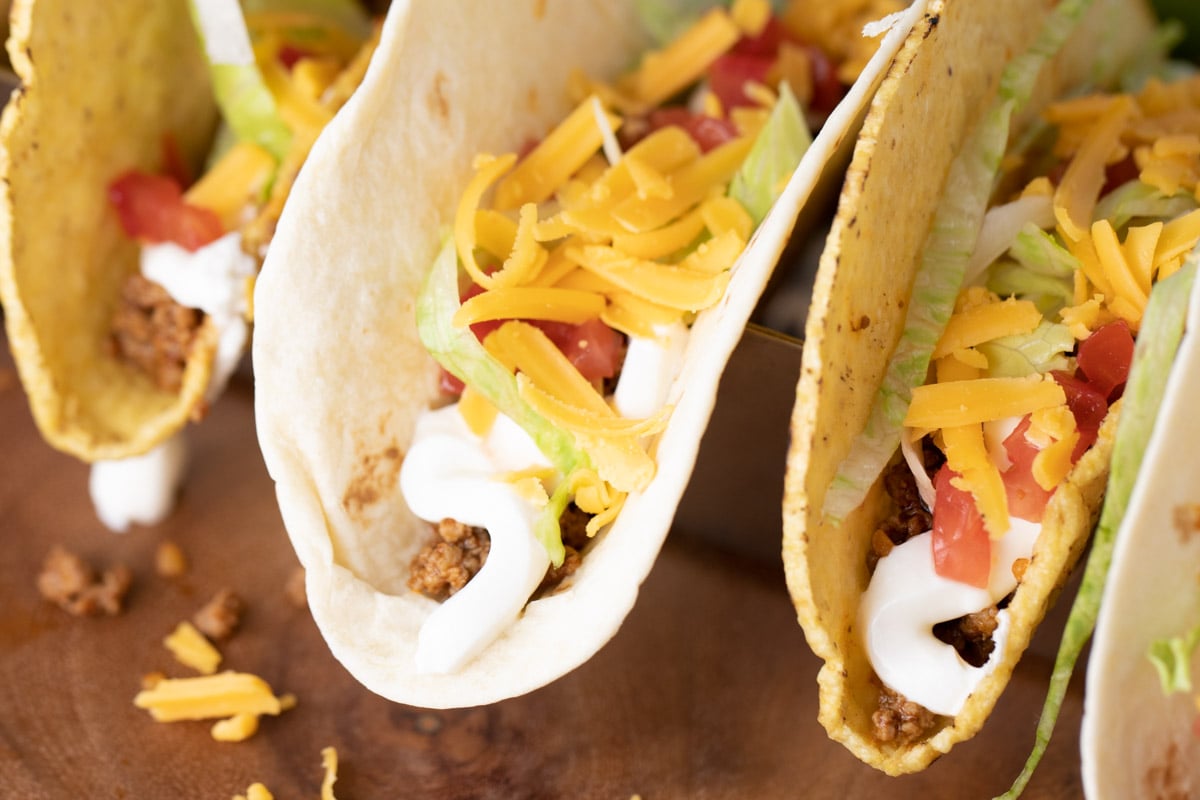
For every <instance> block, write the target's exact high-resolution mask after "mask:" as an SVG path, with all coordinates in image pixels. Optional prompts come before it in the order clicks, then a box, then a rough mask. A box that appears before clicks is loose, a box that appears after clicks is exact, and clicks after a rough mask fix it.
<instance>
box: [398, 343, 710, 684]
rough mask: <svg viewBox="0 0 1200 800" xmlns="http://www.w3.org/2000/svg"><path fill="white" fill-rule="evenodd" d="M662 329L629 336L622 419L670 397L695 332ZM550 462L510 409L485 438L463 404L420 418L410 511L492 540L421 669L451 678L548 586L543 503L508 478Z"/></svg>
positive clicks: (426, 642)
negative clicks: (540, 535) (538, 528)
mask: <svg viewBox="0 0 1200 800" xmlns="http://www.w3.org/2000/svg"><path fill="white" fill-rule="evenodd" d="M677 328H678V329H682V330H678V329H677ZM660 333H661V338H659V339H640V338H637V337H632V338H631V339H630V342H629V348H628V350H627V353H626V356H625V362H624V364H623V366H622V369H621V378H620V380H619V381H618V383H617V389H616V394H617V395H618V396H619V397H622V398H624V402H625V406H624V408H622V406H621V405H619V404H617V410H618V413H620V414H622V416H632V414H629V413H627V412H626V411H625V409H638V410H639V416H649V415H651V414H654V413H656V412H657V411H658V410H659V409H660V408H662V405H663V403H664V402H665V401H666V398H667V393H668V390H669V389H670V385H671V381H672V380H673V378H674V376H675V375H677V374H678V372H679V365H680V363H681V362H682V353H683V348H684V346H685V345H686V341H687V333H688V330H687V327H686V326H684V325H682V324H680V325H678V326H670V327H669V329H666V330H664V331H662V332H660ZM549 466H550V462H549V461H548V460H547V459H546V457H545V456H544V455H543V454H542V452H541V451H540V450H539V449H538V447H537V445H536V443H535V442H534V441H533V439H531V438H530V436H529V434H527V433H526V432H525V431H524V429H522V428H521V427H520V426H519V425H517V424H516V423H515V422H513V421H512V420H511V419H510V418H509V417H507V416H505V415H503V414H498V415H497V416H496V419H495V422H493V423H492V427H491V429H490V430H489V431H488V433H487V434H486V435H485V436H477V435H476V434H475V433H473V432H472V431H471V430H470V428H468V427H467V424H466V422H465V421H464V420H463V418H462V415H461V414H460V413H459V411H458V406H457V405H451V406H446V407H444V408H440V409H436V410H431V411H426V412H424V413H423V414H421V416H420V417H418V419H417V424H416V428H415V430H414V432H413V441H412V445H411V447H410V448H409V451H408V453H407V454H406V455H405V457H404V463H403V465H402V466H401V468H400V491H401V493H402V494H403V495H404V500H405V502H406V503H407V504H408V507H409V508H410V509H411V510H412V512H413V513H414V514H416V515H417V516H418V517H419V518H421V519H423V520H426V521H427V522H435V523H436V522H440V521H441V520H443V519H446V518H450V519H455V520H458V521H459V522H462V523H464V524H467V525H472V526H476V527H480V528H486V529H487V531H488V533H489V534H490V536H491V540H492V541H491V549H490V550H489V551H488V557H487V561H485V562H484V565H483V567H482V568H481V569H480V570H479V572H478V573H477V574H476V575H475V576H474V577H472V578H471V580H469V581H468V582H467V584H466V586H464V587H463V588H462V589H460V590H458V591H457V592H455V594H454V595H452V596H451V597H449V598H448V599H447V600H446V601H445V602H443V603H441V604H439V605H438V606H437V607H436V608H435V609H434V610H433V612H432V613H431V614H430V615H429V617H428V619H426V620H425V622H424V624H423V625H422V626H421V631H420V633H419V634H418V636H417V653H416V666H417V669H418V670H419V671H420V672H425V673H439V674H446V673H451V672H455V671H457V670H458V669H460V668H461V667H463V666H464V665H465V664H467V663H468V662H469V661H470V660H471V659H472V658H474V657H475V656H477V655H478V654H479V653H480V652H482V651H483V650H484V648H486V647H487V646H488V645H489V644H491V643H492V642H493V641H495V640H496V639H497V638H499V637H500V636H501V635H502V634H503V633H504V631H505V630H506V629H507V628H508V626H510V625H511V624H512V623H513V622H515V621H516V619H517V617H518V616H520V613H521V611H522V609H524V608H525V605H526V604H527V603H528V602H529V597H530V595H532V594H533V592H534V591H535V590H536V589H537V587H538V585H539V584H540V583H541V582H542V578H543V577H544V576H545V574H546V569H547V568H548V567H549V566H550V558H549V556H548V555H547V553H546V548H545V547H543V546H542V544H541V542H539V541H538V540H537V538H536V537H535V536H534V532H533V527H534V524H535V523H536V521H537V519H538V517H539V516H540V514H541V512H542V508H543V506H542V505H541V504H540V503H537V502H534V501H533V500H531V499H529V498H527V497H525V496H523V495H522V494H521V493H520V492H518V491H517V489H516V488H515V487H514V486H513V484H511V483H509V482H508V481H505V480H503V477H502V476H503V475H505V474H506V473H513V472H520V471H522V470H526V469H530V468H533V467H549Z"/></svg>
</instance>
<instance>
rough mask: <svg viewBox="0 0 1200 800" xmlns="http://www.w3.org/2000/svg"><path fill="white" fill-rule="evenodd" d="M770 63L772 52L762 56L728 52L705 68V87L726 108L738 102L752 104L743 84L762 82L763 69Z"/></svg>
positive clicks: (763, 77) (767, 70) (737, 105)
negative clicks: (706, 70)
mask: <svg viewBox="0 0 1200 800" xmlns="http://www.w3.org/2000/svg"><path fill="white" fill-rule="evenodd" d="M774 63H775V55H774V54H773V53H772V54H770V55H765V56H760V55H752V54H742V53H728V54H726V55H723V56H721V57H720V58H718V59H717V60H716V61H714V62H713V63H712V66H711V67H709V68H708V87H709V89H711V90H712V93H713V94H715V95H716V96H717V99H718V100H720V101H721V108H723V109H725V110H726V111H728V110H729V109H731V108H737V107H739V106H753V105H755V102H754V101H753V100H751V99H750V98H749V97H747V96H746V84H747V83H748V82H750V81H753V82H754V83H761V84H765V83H766V82H767V73H768V72H770V71H771V65H772V64H774Z"/></svg>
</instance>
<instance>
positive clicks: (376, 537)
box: [254, 2, 920, 707]
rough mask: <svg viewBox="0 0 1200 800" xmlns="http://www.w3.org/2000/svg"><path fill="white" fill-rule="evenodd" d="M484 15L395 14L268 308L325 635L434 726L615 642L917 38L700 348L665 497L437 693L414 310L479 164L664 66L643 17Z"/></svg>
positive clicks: (275, 397)
mask: <svg viewBox="0 0 1200 800" xmlns="http://www.w3.org/2000/svg"><path fill="white" fill-rule="evenodd" d="M484 7H485V6H484V4H480V3H458V4H435V3H412V4H409V5H408V6H406V7H397V6H394V7H393V9H392V13H391V15H390V16H389V19H388V21H387V23H386V25H385V29H384V33H383V39H382V43H381V45H380V49H379V51H378V53H377V55H376V58H375V61H374V62H373V63H372V65H371V70H370V72H369V73H368V75H367V77H366V79H365V81H364V83H363V86H362V88H361V89H360V90H359V92H358V94H356V95H355V97H354V98H353V99H352V100H351V102H350V103H349V104H348V105H347V106H346V108H345V109H344V112H343V113H342V114H341V115H340V116H339V117H338V118H337V119H335V120H334V122H333V123H332V125H331V126H330V128H329V129H328V130H327V132H326V135H325V136H324V137H323V138H322V140H321V141H320V142H319V143H318V145H317V147H316V149H315V150H314V151H313V153H312V156H311V158H310V160H309V162H308V164H307V166H306V167H305V171H304V172H303V173H302V174H301V176H300V180H299V182H298V184H297V196H296V198H295V199H294V200H293V201H292V203H291V204H290V205H289V207H288V209H287V211H286V212H285V214H284V217H283V219H282V221H281V224H280V226H279V229H278V231H277V234H276V238H275V240H274V242H273V244H272V251H271V253H270V255H269V256H268V259H267V263H266V265H265V267H264V270H263V273H262V275H261V277H260V280H259V282H258V284H257V288H256V293H257V298H258V302H257V303H256V306H257V308H258V309H259V311H258V315H257V318H256V322H257V330H256V335H255V342H254V360H255V370H256V379H257V385H256V413H257V423H258V433H259V441H260V443H261V445H262V450H263V453H264V456H265V459H266V463H267V466H268V469H269V471H270V473H271V475H272V477H273V478H274V480H275V482H276V490H277V493H278V499H279V505H280V509H281V511H282V513H283V517H284V521H285V523H286V526H287V529H288V533H289V535H290V537H291V539H292V542H293V545H294V546H295V549H296V551H297V553H298V554H299V557H300V560H301V561H302V563H303V564H304V566H305V568H306V570H307V588H308V598H309V604H310V607H311V608H312V612H313V616H314V618H315V619H316V621H317V623H318V625H319V626H320V628H321V631H322V633H323V635H324V637H325V639H326V640H327V642H328V643H329V645H330V648H331V649H332V651H333V653H334V654H335V655H336V656H337V658H338V659H339V660H341V661H342V663H343V664H344V665H345V666H346V667H347V668H348V669H349V670H350V672H352V673H353V674H354V675H355V677H357V678H358V679H359V680H360V681H361V682H363V683H364V684H365V685H366V686H367V687H369V688H370V689H372V690H374V691H375V692H378V693H380V694H382V695H384V696H386V697H388V698H391V699H393V700H396V701H399V702H404V703H409V704H413V705H420V706H427V707H451V706H471V705H478V704H483V703H489V702H493V701H496V700H500V699H502V698H505V697H511V696H515V695H518V694H521V693H524V692H528V691H531V690H533V689H535V688H537V687H539V686H542V685H544V684H546V683H547V682H549V681H551V680H554V679H555V678H557V677H559V676H561V675H563V674H564V673H566V672H568V671H569V670H571V669H573V668H574V667H576V666H577V665H579V664H580V663H582V662H583V661H585V660H586V659H588V658H589V657H591V655H592V654H593V653H595V652H596V651H597V650H598V649H599V648H600V647H601V646H602V645H603V644H604V643H605V642H606V641H607V640H608V639H609V638H610V637H611V636H612V635H613V634H614V633H615V632H616V630H617V628H618V627H619V625H620V624H621V621H622V620H623V618H624V617H625V615H626V614H627V613H628V611H629V609H630V608H631V606H632V605H633V603H634V601H635V599H636V596H637V593H638V586H639V584H640V583H641V581H642V580H643V579H644V578H645V576H646V574H647V573H648V572H649V570H650V567H651V565H652V564H653V562H654V559H655V556H656V554H657V552H658V550H659V548H660V547H661V545H662V542H663V539H664V537H665V535H666V533H667V530H668V528H669V527H670V524H671V520H672V517H673V514H674V510H675V507H676V505H677V504H678V502H679V498H680V496H681V494H682V492H683V489H684V487H685V485H686V483H687V480H688V477H689V475H690V473H691V469H692V465H693V464H694V461H695V458H696V452H697V449H698V446H699V443H700V439H701V434H702V433H703V430H704V427H705V425H706V423H707V420H708V417H709V414H710V412H711V409H712V406H713V403H714V399H715V394H716V389H717V384H718V381H719V378H720V375H721V371H722V369H723V367H724V364H725V362H726V360H727V358H728V357H729V354H730V352H731V351H732V349H733V347H734V345H735V344H736V342H737V341H738V339H739V337H740V336H741V332H742V329H743V327H744V324H745V322H746V320H747V318H748V317H749V314H750V312H751V310H752V308H753V307H754V305H755V301H756V299H757V298H758V296H759V294H760V293H761V292H762V290H763V287H764V286H765V284H766V281H767V279H768V277H769V275H770V273H771V270H772V268H773V267H774V265H775V263H776V261H777V260H778V258H779V255H780V253H781V251H782V249H783V247H784V245H785V243H786V241H787V239H788V235H789V232H790V231H791V229H792V227H793V225H794V223H795V220H796V216H797V214H798V212H799V209H800V207H801V206H802V205H803V203H804V201H805V199H806V197H807V196H808V195H809V193H810V192H811V191H812V189H813V187H814V185H815V184H816V182H817V180H818V178H819V177H820V176H821V174H822V172H823V170H824V167H825V164H826V163H827V162H828V161H829V159H830V158H831V156H832V154H833V153H834V151H835V150H836V149H837V147H838V144H839V143H840V142H842V141H843V140H845V139H846V138H847V137H848V136H849V134H850V132H851V130H852V121H853V119H854V117H855V116H856V113H857V112H858V110H859V109H861V108H862V107H863V106H864V105H865V103H866V101H867V99H868V98H869V97H870V94H871V93H872V92H873V90H874V87H875V84H876V81H877V79H878V78H879V77H881V76H882V73H883V71H884V68H885V67H886V64H887V61H888V59H889V57H890V54H889V53H888V52H887V50H888V48H892V49H893V50H894V48H895V46H896V45H897V44H898V43H899V41H900V40H901V39H902V34H903V31H902V30H898V31H893V33H894V34H895V35H893V36H891V37H890V38H889V39H888V40H887V42H886V43H885V44H884V45H883V51H881V54H880V55H879V56H877V58H878V60H877V61H873V62H872V63H871V65H870V66H868V68H867V72H866V73H864V76H863V78H861V79H860V81H859V82H858V84H856V86H855V87H854V88H853V89H852V91H851V94H850V96H849V98H848V99H847V101H845V102H844V103H843V104H842V105H841V106H840V107H839V108H838V109H837V110H836V111H835V112H834V115H833V117H831V119H830V121H829V122H827V123H826V125H825V126H824V127H823V128H822V131H821V133H820V134H819V136H818V138H817V139H816V140H815V141H814V144H813V145H812V148H811V149H810V150H809V151H808V154H807V155H806V156H805V157H804V159H803V161H802V162H801V165H800V167H799V169H798V170H797V171H796V172H795V174H794V175H793V176H792V178H791V179H790V181H789V182H788V184H787V186H786V188H785V189H784V190H783V194H782V196H781V197H780V199H779V200H778V201H777V202H776V204H775V206H774V208H773V209H772V211H771V213H770V214H769V215H768V217H767V219H766V220H765V222H764V223H763V225H762V226H761V227H760V228H759V230H758V231H757V233H756V235H755V237H754V238H753V239H752V241H751V244H750V245H749V248H748V249H747V251H746V252H745V254H744V255H743V256H742V258H741V260H740V261H739V262H738V265H737V266H735V268H734V274H733V277H732V280H731V282H730V285H729V288H728V290H727V291H726V293H725V294H724V296H723V298H722V300H721V301H720V302H719V303H718V304H717V306H715V307H714V308H713V309H712V310H709V311H705V312H703V313H701V315H700V317H699V319H698V320H697V322H696V323H695V325H694V327H693V328H692V333H691V339H690V343H689V345H688V350H687V353H686V355H685V356H684V362H683V366H682V369H681V372H680V373H679V375H678V377H677V378H676V380H675V386H674V388H673V389H672V392H673V396H674V397H675V398H677V399H676V404H675V407H674V411H673V412H672V414H671V417H670V421H669V423H668V425H667V427H666V429H665V430H664V431H663V432H662V433H661V434H660V435H659V438H658V440H657V444H656V445H655V447H654V449H653V450H652V452H654V453H655V454H656V457H655V460H656V473H655V478H654V480H653V481H652V482H651V483H650V484H649V486H648V488H647V489H646V490H645V491H644V492H641V493H636V492H635V493H632V494H631V495H630V496H629V498H628V500H627V501H626V503H625V505H624V508H623V510H622V511H621V513H620V515H619V516H618V517H617V519H616V521H615V523H614V524H613V525H612V526H611V528H609V529H608V530H607V531H604V532H602V533H601V534H600V535H599V536H598V537H597V539H596V540H595V541H594V542H593V543H592V544H591V545H590V546H589V549H588V551H587V554H586V555H585V556H584V558H583V562H582V566H581V567H580V570H579V571H578V572H577V573H575V575H573V576H572V581H571V583H570V585H569V586H566V587H562V588H561V589H560V591H558V592H556V593H554V594H552V595H550V596H547V597H543V598H541V599H537V600H534V601H532V602H530V603H529V604H528V605H527V606H526V607H525V609H524V611H523V613H522V615H521V616H520V617H519V618H518V619H517V620H516V622H515V623H513V624H512V625H511V626H510V627H508V628H507V630H506V631H505V632H504V633H502V634H501V636H500V638H499V639H497V640H495V641H493V642H492V643H491V644H490V645H489V646H488V647H487V648H486V649H485V650H484V651H483V652H482V653H481V654H480V655H478V656H476V657H475V658H474V659H473V660H472V661H470V662H469V663H468V664H467V665H466V666H465V667H463V668H462V669H461V670H459V671H457V672H455V673H452V674H428V673H420V672H418V671H417V669H416V668H415V664H414V661H415V652H416V647H417V638H418V631H419V630H420V628H421V625H422V623H423V622H424V621H425V620H426V619H427V618H428V617H429V616H430V614H431V613H432V611H433V609H434V608H435V607H436V604H435V603H434V602H433V601H431V600H428V599H426V598H425V597H423V596H421V595H419V594H417V593H415V592H413V591H410V590H409V589H408V588H407V585H406V580H407V578H408V573H409V566H408V565H409V563H410V561H411V559H412V556H413V555H414V554H415V553H416V552H417V551H418V550H419V549H420V547H421V545H422V544H423V542H424V541H425V539H426V537H427V535H428V534H427V531H428V525H427V523H423V522H421V521H419V520H418V519H416V518H415V516H414V515H413V513H412V512H411V511H410V510H409V509H408V508H407V507H406V505H405V503H404V501H403V498H402V496H401V494H400V490H399V486H398V483H397V476H398V473H399V470H400V465H401V462H402V461H403V460H404V458H405V453H406V450H407V449H408V447H409V443H410V440H411V437H412V433H413V426H414V421H415V419H416V418H417V416H418V414H420V413H421V412H422V411H423V410H425V409H426V408H427V407H429V405H430V404H431V403H432V402H434V401H435V400H436V398H437V397H438V391H437V376H438V368H437V365H436V363H435V362H434V361H433V359H432V358H431V357H430V356H429V355H428V354H427V353H426V351H425V349H424V347H423V346H422V345H421V343H420V341H419V340H418V337H417V329H416V322H415V317H414V305H415V301H416V297H417V293H418V289H419V287H420V285H421V283H422V281H423V279H424V276H425V275H426V273H427V271H428V270H429V266H430V264H431V263H432V262H433V260H434V257H435V255H436V254H437V252H438V250H439V248H440V246H441V242H442V235H443V232H444V229H445V227H446V226H447V225H448V224H449V223H450V222H451V220H452V218H453V211H454V207H455V205H456V203H457V201H458V198H459V197H460V195H461V193H462V191H463V189H464V187H465V186H466V184H467V181H468V180H469V179H470V176H471V162H472V159H473V157H474V156H475V154H476V153H480V152H493V153H502V152H509V151H513V150H516V149H517V148H518V147H519V146H520V145H521V143H522V142H523V141H524V140H525V139H526V137H529V136H536V135H541V134H542V133H543V132H544V131H545V130H547V129H548V128H549V127H551V126H552V125H553V124H554V123H555V122H557V121H558V120H560V119H561V118H562V117H563V116H564V115H565V113H566V112H567V111H568V110H569V108H570V106H569V101H568V98H567V97H566V94H565V85H566V84H565V80H566V78H567V76H568V75H569V74H570V72H571V71H572V70H573V69H579V70H582V71H584V72H586V73H588V74H590V75H593V76H597V77H601V78H604V77H608V76H612V75H614V74H616V73H617V72H619V71H620V70H621V69H622V68H625V67H627V66H628V65H630V64H631V63H633V59H634V57H635V55H636V54H637V53H639V52H640V51H641V50H642V48H643V47H644V46H645V44H646V43H645V41H644V37H643V35H642V34H641V32H640V31H639V29H638V24H637V22H636V19H635V14H634V4H632V3H555V2H550V3H514V4H511V5H510V6H506V13H505V14H503V15H495V14H490V13H486V12H485V11H484V10H483V9H484ZM919 11H920V8H919V7H918V8H917V9H915V10H914V11H912V12H910V13H911V14H912V15H913V16H915V15H916V14H917V13H919ZM913 16H909V17H907V18H906V20H907V21H911V19H912V18H913ZM485 569H486V567H485Z"/></svg>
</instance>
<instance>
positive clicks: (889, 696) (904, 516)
mask: <svg viewBox="0 0 1200 800" xmlns="http://www.w3.org/2000/svg"><path fill="white" fill-rule="evenodd" d="M924 461H925V466H926V469H927V470H929V471H931V472H936V471H937V469H938V468H939V467H940V466H941V461H942V459H941V458H940V453H930V452H929V450H928V448H927V449H926V451H925V452H924ZM931 464H932V468H931ZM883 487H884V491H885V492H887V495H888V498H889V499H890V500H891V501H892V506H893V509H894V510H893V511H892V513H891V514H890V515H888V517H887V518H886V519H885V520H884V521H883V522H882V523H881V524H880V526H879V527H878V528H877V529H876V531H875V533H874V535H873V536H872V538H871V550H870V551H869V552H868V553H867V569H868V570H870V571H872V572H874V570H875V565H876V564H878V563H879V559H881V558H883V557H884V556H886V555H887V554H888V553H890V552H891V551H892V548H893V547H895V546H897V545H900V544H903V543H904V542H906V541H908V540H909V539H911V538H912V537H913V536H916V535H918V534H921V533H924V532H925V531H927V530H929V529H930V528H932V527H933V515H932V514H931V513H930V512H929V510H927V509H926V508H925V506H924V504H923V503H922V502H921V495H920V492H919V491H918V490H917V482H916V479H915V478H914V477H913V475H912V471H911V470H910V469H909V468H908V465H907V463H905V462H904V461H898V462H897V463H895V464H893V465H892V466H891V467H889V468H888V471H887V472H886V473H885V474H884V479H883ZM998 614H999V607H998V606H991V607H989V608H985V609H984V610H982V611H977V612H975V613H974V614H967V615H966V616H963V617H959V618H958V619H953V620H948V621H946V622H939V623H938V624H937V625H934V626H933V635H934V636H936V637H937V638H938V639H939V640H941V641H943V642H945V643H946V644H948V645H951V646H953V647H954V649H955V650H956V651H957V652H958V654H959V656H960V657H961V658H962V659H963V661H966V662H967V663H968V664H970V665H971V666H973V667H982V666H983V665H984V664H985V663H987V660H988V658H989V657H991V655H992V652H993V651H994V650H995V649H996V642H995V639H993V638H992V637H993V634H995V632H996V627H997V625H998V624H999V617H998ZM940 719H941V717H939V716H938V715H936V714H934V713H933V712H932V711H930V710H928V709H927V708H925V707H924V706H921V705H919V704H917V703H914V702H913V701H911V700H909V699H907V698H906V697H904V695H902V694H899V693H898V692H895V691H893V690H892V689H889V688H888V687H886V686H882V687H881V688H880V691H879V707H878V709H877V710H876V711H875V712H874V713H873V714H872V715H871V727H872V732H873V734H874V736H875V738H876V739H877V740H878V741H880V742H896V743H897V744H909V743H911V742H914V741H917V740H919V739H922V738H924V736H925V735H926V734H927V733H928V732H930V731H932V730H933V729H934V728H936V727H937V726H938V725H939V720H940Z"/></svg>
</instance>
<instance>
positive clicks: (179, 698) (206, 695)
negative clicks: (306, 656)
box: [133, 672, 283, 722]
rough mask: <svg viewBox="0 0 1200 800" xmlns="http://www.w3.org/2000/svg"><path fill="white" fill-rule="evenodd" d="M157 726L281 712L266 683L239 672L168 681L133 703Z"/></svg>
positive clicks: (160, 683) (141, 695)
mask: <svg viewBox="0 0 1200 800" xmlns="http://www.w3.org/2000/svg"><path fill="white" fill-rule="evenodd" d="M133 704H134V705H135V706H137V707H138V708H142V709H145V710H147V711H149V712H150V716H152V717H153V718H154V719H155V720H157V721H159V722H175V721H177V720H198V719H220V718H225V717H232V716H234V715H235V714H255V715H257V714H270V715H272V716H274V715H277V714H279V713H280V712H281V711H282V710H283V709H282V707H281V705H280V701H279V698H277V697H276V696H275V695H274V694H273V693H272V691H271V687H270V686H268V685H267V683H266V681H264V680H263V679H262V678H259V677H258V676H256V675H250V674H247V673H242V672H222V673H219V674H217V675H206V676H204V677H200V678H167V679H164V680H161V681H159V682H158V683H157V684H155V686H154V687H153V688H151V689H144V690H142V691H141V692H138V694H137V696H136V697H134V699H133Z"/></svg>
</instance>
